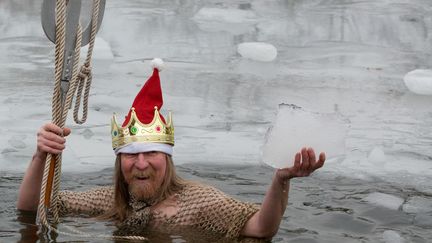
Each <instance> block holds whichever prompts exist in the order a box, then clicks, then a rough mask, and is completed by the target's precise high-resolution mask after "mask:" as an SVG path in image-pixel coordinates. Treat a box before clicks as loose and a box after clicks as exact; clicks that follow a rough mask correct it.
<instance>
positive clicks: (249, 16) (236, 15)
mask: <svg viewBox="0 0 432 243" xmlns="http://www.w3.org/2000/svg"><path fill="white" fill-rule="evenodd" d="M193 19H194V20H196V21H208V22H209V21H210V22H227V23H239V24H241V23H245V22H253V23H255V22H256V21H257V16H256V14H255V13H254V12H252V11H250V10H242V9H228V8H226V9H225V8H202V9H200V10H199V11H198V12H197V13H196V14H195V16H194V17H193Z"/></svg>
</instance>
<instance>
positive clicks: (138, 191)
mask: <svg viewBox="0 0 432 243" xmlns="http://www.w3.org/2000/svg"><path fill="white" fill-rule="evenodd" d="M143 177H148V179H146V180H145V181H140V180H139V179H137V178H143ZM126 181H127V182H128V189H129V193H130V195H131V196H132V197H133V198H134V199H135V200H138V201H150V200H152V199H154V197H155V195H156V194H157V193H158V192H159V189H160V185H158V183H157V182H156V175H155V173H154V171H152V170H149V171H145V172H142V171H135V170H134V171H133V172H132V174H131V176H130V177H129V178H126Z"/></svg>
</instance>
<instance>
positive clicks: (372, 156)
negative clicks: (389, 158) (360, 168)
mask: <svg viewBox="0 0 432 243" xmlns="http://www.w3.org/2000/svg"><path fill="white" fill-rule="evenodd" d="M368 160H369V161H370V162H376V163H384V162H385V161H386V155H385V153H384V151H382V149H381V148H378V147H375V148H373V149H372V151H371V152H370V153H369V156H368Z"/></svg>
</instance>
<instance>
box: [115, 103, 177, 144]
mask: <svg viewBox="0 0 432 243" xmlns="http://www.w3.org/2000/svg"><path fill="white" fill-rule="evenodd" d="M131 110H132V111H131V117H130V119H129V122H128V124H127V125H126V126H124V127H122V126H119V125H118V124H117V119H116V116H115V114H114V115H113V118H112V120H111V136H112V146H113V149H116V148H118V147H122V146H124V145H126V144H129V143H132V142H144V143H166V144H171V145H173V146H174V126H173V124H172V116H171V112H169V113H168V121H167V123H166V124H165V123H164V122H163V121H162V119H161V118H160V115H159V111H158V108H157V106H155V107H154V110H155V111H154V116H153V120H152V121H151V122H150V123H149V124H144V123H142V122H140V120H139V119H138V117H137V115H136V113H135V108H134V107H132V108H131Z"/></svg>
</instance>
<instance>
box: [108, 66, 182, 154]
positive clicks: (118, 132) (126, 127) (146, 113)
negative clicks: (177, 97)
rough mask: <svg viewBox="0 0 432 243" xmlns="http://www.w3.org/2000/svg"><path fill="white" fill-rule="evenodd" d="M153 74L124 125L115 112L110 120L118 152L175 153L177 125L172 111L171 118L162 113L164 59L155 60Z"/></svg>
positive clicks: (113, 140)
mask: <svg viewBox="0 0 432 243" xmlns="http://www.w3.org/2000/svg"><path fill="white" fill-rule="evenodd" d="M152 67H153V74H152V75H151V76H150V78H149V79H148V80H147V82H146V83H145V84H144V86H143V87H142V89H141V90H140V92H139V93H138V94H137V96H136V97H135V100H134V101H133V103H132V107H131V109H130V110H129V113H128V115H127V116H126V119H125V120H124V122H123V124H122V126H121V127H120V126H118V124H117V121H116V118H115V116H114V117H113V120H112V123H111V135H112V142H113V149H114V152H115V154H119V153H140V152H150V151H160V152H164V153H166V154H169V155H172V153H173V146H174V127H173V125H172V119H171V113H169V119H168V122H165V118H164V117H163V116H162V115H161V114H160V109H161V107H162V105H163V98H162V88H161V84H160V78H159V72H160V71H161V70H162V67H163V61H162V60H161V59H159V58H155V59H153V61H152Z"/></svg>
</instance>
